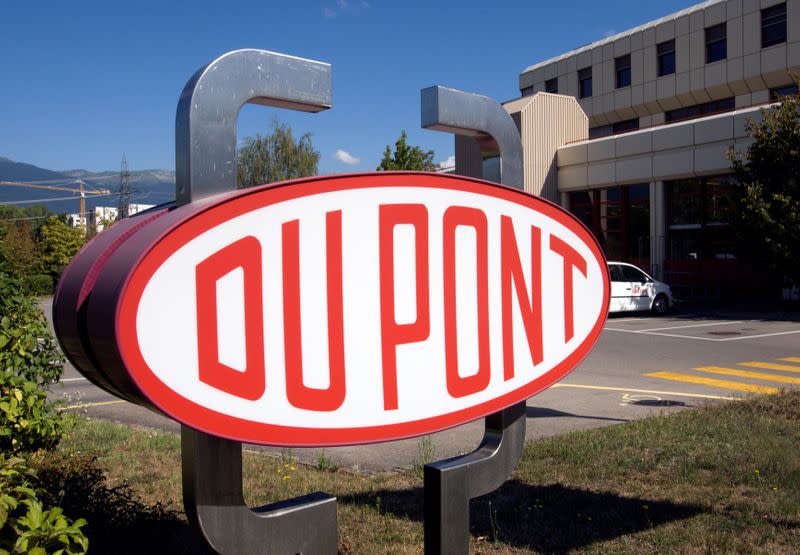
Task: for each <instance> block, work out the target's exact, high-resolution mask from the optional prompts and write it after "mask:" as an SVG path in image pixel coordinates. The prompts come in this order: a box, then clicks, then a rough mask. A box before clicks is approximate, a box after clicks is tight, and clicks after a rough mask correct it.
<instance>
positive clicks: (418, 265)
mask: <svg viewBox="0 0 800 555" xmlns="http://www.w3.org/2000/svg"><path fill="white" fill-rule="evenodd" d="M402 224H410V225H412V226H414V255H415V261H416V262H415V272H416V273H415V278H416V279H415V282H416V289H415V291H416V302H417V317H416V320H415V321H414V322H412V323H409V324H398V323H397V320H396V318H395V306H394V228H395V226H397V225H402ZM378 241H379V259H380V261H379V264H380V280H381V284H380V297H381V301H380V302H381V359H382V364H383V408H384V409H385V410H395V409H397V346H398V345H401V344H404V343H416V342H419V341H424V340H425V339H427V338H428V335H429V334H430V328H431V322H430V301H429V298H428V297H429V283H428V282H429V277H428V210H427V208H425V205H423V204H384V205H381V206H380V208H379V225H378Z"/></svg>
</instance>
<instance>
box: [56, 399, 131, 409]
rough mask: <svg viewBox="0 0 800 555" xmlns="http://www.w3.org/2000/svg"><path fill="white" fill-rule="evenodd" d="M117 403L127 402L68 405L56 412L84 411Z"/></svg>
mask: <svg viewBox="0 0 800 555" xmlns="http://www.w3.org/2000/svg"><path fill="white" fill-rule="evenodd" d="M119 403H127V401H122V400H119V401H103V402H101V403H78V404H77V405H68V406H66V407H60V408H59V409H58V410H72V409H86V408H90V407H104V406H106V405H116V404H119Z"/></svg>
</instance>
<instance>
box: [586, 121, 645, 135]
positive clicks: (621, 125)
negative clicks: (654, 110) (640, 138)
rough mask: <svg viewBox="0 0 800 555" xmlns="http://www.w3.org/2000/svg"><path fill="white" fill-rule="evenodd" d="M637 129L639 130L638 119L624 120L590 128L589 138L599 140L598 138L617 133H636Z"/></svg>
mask: <svg viewBox="0 0 800 555" xmlns="http://www.w3.org/2000/svg"><path fill="white" fill-rule="evenodd" d="M637 129H639V118H633V119H626V120H623V121H618V122H616V123H613V124H611V125H600V126H599V127H592V128H590V129H589V138H590V139H599V138H600V137H608V136H609V135H618V134H619V133H627V132H628V131H636V130H637Z"/></svg>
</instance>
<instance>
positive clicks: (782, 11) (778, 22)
mask: <svg viewBox="0 0 800 555" xmlns="http://www.w3.org/2000/svg"><path fill="white" fill-rule="evenodd" d="M766 18H772V21H765V19H766ZM780 27H782V29H781V28H780ZM765 28H769V29H773V28H774V29H776V30H778V35H777V36H776V37H773V38H771V39H770V40H768V41H766V42H765V40H764V38H765V37H764V35H765V33H764V29H765ZM781 31H782V32H781ZM786 34H787V30H786V2H784V3H783V4H775V5H774V6H770V7H768V8H764V9H762V10H761V48H769V47H770V46H775V45H778V44H784V43H785V42H786V40H787V37H786Z"/></svg>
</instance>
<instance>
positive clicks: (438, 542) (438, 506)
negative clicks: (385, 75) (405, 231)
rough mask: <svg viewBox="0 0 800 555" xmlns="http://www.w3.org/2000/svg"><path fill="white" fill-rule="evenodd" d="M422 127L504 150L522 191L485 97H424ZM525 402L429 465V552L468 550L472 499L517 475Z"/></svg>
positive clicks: (505, 118) (442, 91) (448, 92)
mask: <svg viewBox="0 0 800 555" xmlns="http://www.w3.org/2000/svg"><path fill="white" fill-rule="evenodd" d="M420 97H421V98H420V103H421V108H422V110H421V112H422V118H421V119H422V124H421V125H422V127H424V128H426V129H433V130H436V131H446V132H450V133H455V134H458V135H465V136H468V137H473V138H475V139H476V140H478V144H479V145H481V150H482V151H489V152H492V153H494V152H499V155H500V183H502V184H503V185H508V186H510V187H514V188H517V189H523V188H524V187H523V180H522V162H523V160H522V141H521V139H520V136H519V132H518V131H517V126H516V125H515V124H514V120H513V119H511V116H509V115H508V112H506V111H505V109H504V108H503V107H502V106H501V105H500V104H498V103H497V102H495V101H494V100H492V99H491V98H488V97H486V96H480V95H477V94H471V93H467V92H463V91H459V90H455V89H448V88H445V87H439V86H436V87H429V88H427V89H423V90H422V91H421V93H420ZM525 406H526V405H525V402H522V403H517V404H516V405H512V406H511V407H509V408H507V409H505V410H503V411H500V412H497V413H495V414H492V415H489V416H487V417H486V418H485V419H484V426H485V429H484V434H483V440H482V441H481V443H480V446H479V447H478V448H477V449H476V450H475V451H473V452H472V453H469V454H468V455H463V456H460V457H454V458H451V459H447V460H443V461H439V462H435V463H432V464H427V465H425V468H424V498H425V517H424V518H425V522H424V528H425V553H429V554H440V553H447V554H450V553H453V554H456V553H468V552H469V501H470V499H473V498H475V497H480V496H481V495H486V494H487V493H491V492H493V491H494V490H496V489H497V488H499V487H500V486H501V485H503V483H504V482H505V481H506V478H508V476H509V475H510V474H511V473H512V472H513V471H514V469H515V468H516V466H517V463H518V462H519V458H520V455H521V454H522V447H523V445H524V443H525V418H526V410H525Z"/></svg>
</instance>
